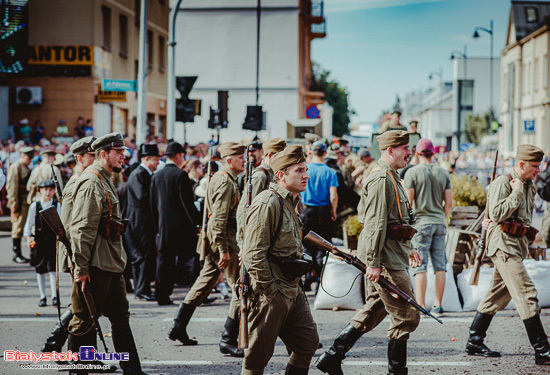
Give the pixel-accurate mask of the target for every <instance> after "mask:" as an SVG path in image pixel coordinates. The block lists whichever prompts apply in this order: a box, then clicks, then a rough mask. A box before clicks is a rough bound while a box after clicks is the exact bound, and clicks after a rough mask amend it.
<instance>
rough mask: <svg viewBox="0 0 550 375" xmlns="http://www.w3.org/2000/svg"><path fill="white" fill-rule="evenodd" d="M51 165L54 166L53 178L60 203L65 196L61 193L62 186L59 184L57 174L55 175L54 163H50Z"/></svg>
mask: <svg viewBox="0 0 550 375" xmlns="http://www.w3.org/2000/svg"><path fill="white" fill-rule="evenodd" d="M50 167H52V179H53V182H54V184H55V195H57V200H58V201H59V203H62V202H61V199H62V198H63V196H62V193H61V186H60V185H59V181H57V176H56V175H55V169H53V164H50Z"/></svg>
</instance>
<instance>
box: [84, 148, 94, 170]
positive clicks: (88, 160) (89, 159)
mask: <svg viewBox="0 0 550 375" xmlns="http://www.w3.org/2000/svg"><path fill="white" fill-rule="evenodd" d="M94 160H95V152H87V153H85V154H84V155H82V159H81V163H82V166H83V167H84V168H88V167H89V166H90V165H92V164H93V162H94Z"/></svg>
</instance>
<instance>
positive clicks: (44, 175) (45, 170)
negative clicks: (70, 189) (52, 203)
mask: <svg viewBox="0 0 550 375" xmlns="http://www.w3.org/2000/svg"><path fill="white" fill-rule="evenodd" d="M53 170H54V171H55V176H56V178H57V182H58V183H59V188H60V189H61V190H63V178H62V177H61V171H60V170H59V168H57V167H56V166H54V167H53ZM47 179H53V176H52V167H51V163H45V162H43V163H40V165H38V166H37V167H36V168H34V169H33V170H32V172H31V177H30V178H29V181H28V182H27V190H28V191H29V195H28V197H27V203H28V204H29V205H30V204H31V203H32V202H38V201H40V191H39V190H40V189H38V184H40V183H41V182H42V181H44V180H47Z"/></svg>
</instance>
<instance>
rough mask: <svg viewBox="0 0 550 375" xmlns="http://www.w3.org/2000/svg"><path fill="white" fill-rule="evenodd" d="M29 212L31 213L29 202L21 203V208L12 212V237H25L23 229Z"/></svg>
mask: <svg viewBox="0 0 550 375" xmlns="http://www.w3.org/2000/svg"><path fill="white" fill-rule="evenodd" d="M28 213H29V205H28V204H27V203H24V204H22V205H21V210H20V211H19V212H16V213H14V214H12V216H11V238H21V237H23V229H24V228H25V222H26V221H27V215H28ZM33 220H34V219H33Z"/></svg>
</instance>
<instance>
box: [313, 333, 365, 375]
mask: <svg viewBox="0 0 550 375" xmlns="http://www.w3.org/2000/svg"><path fill="white" fill-rule="evenodd" d="M361 336H363V332H361V331H360V330H358V329H357V328H355V327H354V326H352V325H351V324H348V325H347V326H346V327H345V328H344V329H343V330H342V332H340V334H339V335H338V337H337V338H336V339H335V340H334V342H333V343H332V345H331V347H330V348H329V350H327V351H326V352H324V353H323V354H321V356H320V357H319V359H317V362H315V367H317V368H318V369H319V370H321V371H322V372H325V373H327V374H330V375H343V374H344V372H343V371H342V361H343V360H344V358H346V353H347V352H348V351H349V350H350V349H351V348H352V347H353V345H354V344H355V343H356V342H357V340H359V338H360V337H361Z"/></svg>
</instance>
